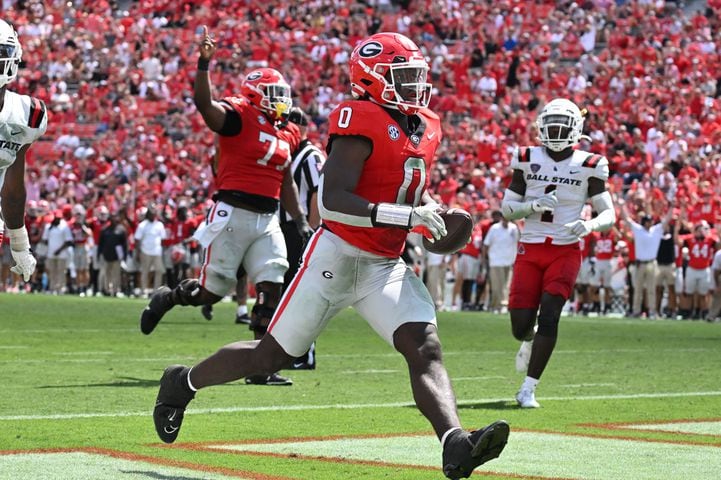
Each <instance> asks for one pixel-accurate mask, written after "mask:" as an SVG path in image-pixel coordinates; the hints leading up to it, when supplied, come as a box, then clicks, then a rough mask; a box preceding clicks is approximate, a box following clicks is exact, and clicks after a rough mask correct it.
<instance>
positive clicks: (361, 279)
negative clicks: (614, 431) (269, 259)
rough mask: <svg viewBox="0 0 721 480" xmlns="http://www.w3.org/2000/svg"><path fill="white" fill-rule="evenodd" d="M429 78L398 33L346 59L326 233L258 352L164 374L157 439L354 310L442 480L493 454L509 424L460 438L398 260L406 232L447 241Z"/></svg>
mask: <svg viewBox="0 0 721 480" xmlns="http://www.w3.org/2000/svg"><path fill="white" fill-rule="evenodd" d="M427 73H428V64H427V63H426V61H425V59H424V57H423V54H422V53H421V52H420V50H419V49H418V47H417V46H416V45H415V44H414V43H413V42H412V41H410V40H409V39H408V38H406V37H404V36H403V35H400V34H397V33H379V34H375V35H373V36H372V37H370V38H368V39H366V40H365V41H363V42H361V43H360V44H359V46H358V47H356V49H355V50H354V51H353V53H352V55H351V58H350V78H351V87H352V92H353V94H354V96H355V97H356V98H357V100H353V101H346V102H343V103H341V104H340V105H339V106H338V107H337V108H336V109H335V110H334V111H333V112H332V113H331V115H330V117H329V119H328V125H329V129H330V130H329V134H330V138H329V141H328V146H327V150H328V151H329V157H328V161H327V162H326V164H325V167H324V169H323V176H322V177H321V181H320V188H319V192H318V198H319V209H320V213H321V217H322V219H323V222H324V223H323V224H322V226H321V228H319V229H318V231H317V232H316V233H315V234H314V235H313V238H312V239H311V241H310V243H309V244H308V247H307V248H306V251H305V254H304V258H303V264H302V267H301V269H300V270H299V272H298V274H297V275H296V276H295V278H294V279H293V281H292V282H291V284H290V286H289V288H288V290H287V291H286V292H285V293H284V295H283V298H282V300H281V303H280V306H279V307H278V310H277V311H276V313H275V315H274V316H273V321H272V322H271V324H270V327H269V328H268V334H267V335H266V336H264V337H263V338H262V339H261V341H260V342H259V343H253V342H239V343H235V344H231V345H228V346H226V347H224V348H222V349H220V350H219V351H218V352H217V353H216V354H215V355H213V356H211V357H209V358H207V359H206V360H203V361H202V362H200V363H199V364H198V365H196V366H194V367H192V368H187V367H184V366H181V365H174V366H170V367H168V368H167V369H166V370H165V373H164V374H163V377H162V378H161V380H160V392H159V393H158V398H157V402H156V407H155V410H154V412H153V418H154V420H155V428H156V431H157V433H158V435H159V436H160V438H161V439H162V440H163V441H165V442H168V443H170V442H173V441H174V440H175V438H176V437H177V435H178V430H179V429H180V426H181V422H182V420H183V411H184V409H185V407H186V405H187V404H188V402H190V400H191V399H192V398H193V397H194V395H195V391H196V390H197V389H200V388H205V387H209V386H211V385H218V384H222V383H227V382H232V381H234V380H237V379H239V378H242V377H244V376H246V375H250V374H258V373H268V372H274V371H276V370H278V369H279V368H282V367H284V366H287V365H289V364H290V363H291V362H292V361H293V359H294V358H296V357H298V356H300V355H302V354H303V353H304V352H305V351H306V350H307V349H308V347H309V346H310V344H311V343H312V342H313V341H314V340H315V339H316V338H317V337H318V335H319V334H320V332H321V331H322V330H323V328H324V327H325V326H326V324H327V323H328V321H329V320H330V319H331V318H332V317H333V316H335V314H336V313H338V312H340V311H341V310H343V309H344V308H346V307H348V306H353V307H354V308H355V309H356V311H357V312H358V313H360V314H361V315H362V316H363V317H364V318H365V319H366V321H368V323H370V325H371V326H372V327H373V329H374V330H375V331H376V332H377V333H378V334H379V335H380V336H381V337H382V338H383V339H384V340H385V341H386V342H388V343H389V344H390V345H392V346H393V347H395V349H396V350H398V351H399V352H400V353H401V354H402V355H403V356H404V357H405V359H406V362H407V364H408V369H409V372H410V377H411V387H412V390H413V395H414V398H415V400H416V404H417V406H418V408H419V410H420V411H421V412H422V413H423V415H425V416H426V418H427V419H428V420H429V421H430V423H431V424H432V425H433V428H434V430H435V432H436V434H437V435H438V438H439V439H440V440H441V444H442V445H443V471H444V473H445V475H446V476H447V477H448V478H453V479H455V478H466V477H468V476H469V475H470V474H471V472H472V471H473V469H474V468H475V467H477V466H478V465H481V464H482V463H484V462H486V461H488V460H491V459H493V458H495V457H497V456H498V455H499V454H500V453H501V451H502V450H503V447H504V446H505V444H506V441H507V437H508V433H509V428H508V424H507V423H505V422H503V421H498V422H495V423H493V424H491V425H489V426H487V427H485V428H483V429H481V430H478V431H476V432H473V433H469V432H466V431H464V430H462V428H461V426H460V421H459V418H458V413H457V411H456V405H455V399H454V395H453V390H452V388H451V383H450V380H449V378H448V374H447V372H446V369H445V367H444V366H443V363H442V360H441V356H442V355H441V345H440V341H439V339H438V333H437V329H436V318H435V309H434V305H433V301H432V300H431V297H430V295H429V293H428V291H427V290H426V288H425V286H424V285H423V283H422V282H421V281H420V279H418V277H416V275H414V274H413V272H412V270H411V269H410V268H409V267H408V266H407V265H406V264H405V262H403V260H402V259H401V258H400V255H401V252H402V251H403V246H404V243H405V240H406V236H407V234H408V231H409V230H410V229H413V228H415V227H423V228H424V229H427V232H429V233H430V235H432V236H433V238H435V239H438V238H441V237H442V236H443V235H445V234H446V231H445V225H444V224H443V220H442V219H441V217H440V216H439V215H438V213H437V211H438V208H439V207H438V205H437V204H435V203H428V202H429V200H430V195H429V194H428V193H427V192H426V187H427V184H428V182H427V178H428V172H429V168H430V166H431V163H432V162H433V157H434V155H435V152H436V149H437V147H438V145H439V144H440V140H441V129H440V119H439V118H438V116H437V115H436V114H435V113H433V112H431V111H430V110H428V109H427V108H426V107H427V105H428V101H429V98H430V94H431V85H430V84H429V83H427V82H426V76H427Z"/></svg>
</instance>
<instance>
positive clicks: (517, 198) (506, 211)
mask: <svg viewBox="0 0 721 480" xmlns="http://www.w3.org/2000/svg"><path fill="white" fill-rule="evenodd" d="M523 199H524V196H523V195H519V194H518V193H516V192H514V191H513V190H510V189H506V193H505V194H504V195H503V201H502V202H501V212H502V213H503V216H504V217H506V218H507V219H508V220H518V219H521V218H526V217H527V216H529V215H530V214H532V213H533V202H532V201H523Z"/></svg>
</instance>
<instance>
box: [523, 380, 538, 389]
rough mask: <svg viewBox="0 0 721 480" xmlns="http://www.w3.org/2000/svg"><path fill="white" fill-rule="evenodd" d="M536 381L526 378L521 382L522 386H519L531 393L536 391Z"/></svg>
mask: <svg viewBox="0 0 721 480" xmlns="http://www.w3.org/2000/svg"><path fill="white" fill-rule="evenodd" d="M538 381H539V380H538V379H537V378H533V377H526V378H525V380H523V385H521V388H527V389H529V390H531V391H535V390H536V385H538Z"/></svg>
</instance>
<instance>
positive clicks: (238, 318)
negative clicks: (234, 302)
mask: <svg viewBox="0 0 721 480" xmlns="http://www.w3.org/2000/svg"><path fill="white" fill-rule="evenodd" d="M235 323H238V324H242V325H250V316H249V315H248V314H247V313H244V314H243V315H237V314H236V315H235Z"/></svg>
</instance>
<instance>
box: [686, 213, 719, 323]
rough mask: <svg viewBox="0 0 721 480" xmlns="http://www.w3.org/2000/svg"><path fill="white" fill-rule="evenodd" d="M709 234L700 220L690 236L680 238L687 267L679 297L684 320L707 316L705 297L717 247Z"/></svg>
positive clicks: (704, 221) (707, 225)
mask: <svg viewBox="0 0 721 480" xmlns="http://www.w3.org/2000/svg"><path fill="white" fill-rule="evenodd" d="M709 233H710V228H709V224H708V223H707V222H706V220H701V221H700V222H699V223H697V224H696V226H695V227H694V229H693V234H692V235H685V236H684V237H682V238H680V241H681V246H682V247H686V248H688V267H686V278H685V281H684V288H683V296H682V297H681V309H682V315H683V318H685V319H688V318H694V319H705V318H706V317H707V316H708V298H707V297H708V293H709V291H710V290H711V286H712V285H713V283H712V280H711V263H712V261H713V257H714V253H715V251H716V248H717V245H718V240H717V239H716V238H714V237H712V236H711V235H710V234H709Z"/></svg>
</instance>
